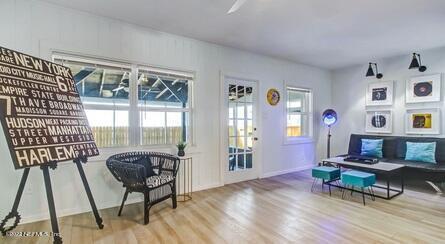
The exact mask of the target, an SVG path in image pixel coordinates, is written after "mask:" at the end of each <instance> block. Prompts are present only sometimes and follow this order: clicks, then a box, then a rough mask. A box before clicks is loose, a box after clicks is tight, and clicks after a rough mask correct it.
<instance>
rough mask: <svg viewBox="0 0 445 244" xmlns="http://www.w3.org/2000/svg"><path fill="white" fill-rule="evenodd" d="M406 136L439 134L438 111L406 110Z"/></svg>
mask: <svg viewBox="0 0 445 244" xmlns="http://www.w3.org/2000/svg"><path fill="white" fill-rule="evenodd" d="M405 120H406V121H405V133H406V134H417V135H419V134H425V135H438V134H440V127H441V124H440V110H439V109H438V108H430V109H408V110H406V119H405Z"/></svg>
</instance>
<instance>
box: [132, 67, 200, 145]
mask: <svg viewBox="0 0 445 244" xmlns="http://www.w3.org/2000/svg"><path fill="white" fill-rule="evenodd" d="M139 70H144V71H146V72H148V73H150V72H153V73H166V72H168V74H172V75H174V76H177V77H184V78H186V79H187V81H188V87H189V93H188V99H189V103H188V108H156V107H147V108H141V107H139V100H138V99H137V91H138V89H137V86H136V89H134V91H135V93H136V95H135V96H134V97H135V99H136V108H135V109H136V110H137V115H138V118H137V124H138V127H134V128H135V129H137V131H135V132H134V133H135V135H139V134H140V129H141V126H140V118H139V115H140V112H141V111H144V112H165V116H167V113H168V112H187V113H188V115H189V118H188V130H189V131H188V133H187V143H188V144H191V145H194V141H193V134H194V133H193V100H194V99H193V90H194V89H193V84H194V74H192V73H189V72H182V71H175V70H170V69H160V68H156V67H150V66H146V65H140V66H138V67H137V71H138V72H137V74H139ZM136 79H137V77H136ZM135 84H137V81H136V83H135ZM165 122H167V118H166V119H165ZM166 126H167V124H165V127H166ZM166 136H167V135H166ZM137 139H138V145H139V146H162V145H165V146H171V145H172V144H157V145H143V144H140V141H139V137H138V138H137ZM173 145H174V144H173Z"/></svg>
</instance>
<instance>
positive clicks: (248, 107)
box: [246, 103, 253, 119]
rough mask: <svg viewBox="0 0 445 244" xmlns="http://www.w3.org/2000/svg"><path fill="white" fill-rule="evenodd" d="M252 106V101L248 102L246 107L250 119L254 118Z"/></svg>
mask: <svg viewBox="0 0 445 244" xmlns="http://www.w3.org/2000/svg"><path fill="white" fill-rule="evenodd" d="M252 107H253V105H252V104H251V103H248V104H247V106H246V108H247V118H248V119H252V116H253V114H252Z"/></svg>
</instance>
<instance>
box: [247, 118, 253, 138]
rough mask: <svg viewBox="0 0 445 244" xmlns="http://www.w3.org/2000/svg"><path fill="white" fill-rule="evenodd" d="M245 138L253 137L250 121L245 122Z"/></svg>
mask: <svg viewBox="0 0 445 244" xmlns="http://www.w3.org/2000/svg"><path fill="white" fill-rule="evenodd" d="M246 130H247V136H252V135H253V122H252V120H247V128H246Z"/></svg>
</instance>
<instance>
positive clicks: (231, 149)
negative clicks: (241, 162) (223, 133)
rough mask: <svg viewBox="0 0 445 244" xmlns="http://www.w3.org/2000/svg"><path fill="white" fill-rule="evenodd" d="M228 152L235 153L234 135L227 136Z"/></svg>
mask: <svg viewBox="0 0 445 244" xmlns="http://www.w3.org/2000/svg"><path fill="white" fill-rule="evenodd" d="M229 153H236V137H229Z"/></svg>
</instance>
